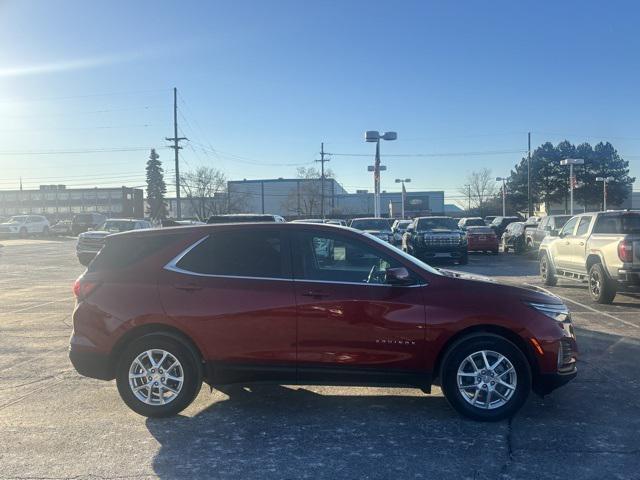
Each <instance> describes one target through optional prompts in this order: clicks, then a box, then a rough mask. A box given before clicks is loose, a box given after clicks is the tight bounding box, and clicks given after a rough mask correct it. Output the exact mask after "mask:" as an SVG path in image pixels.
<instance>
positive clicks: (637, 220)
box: [593, 213, 640, 235]
mask: <svg viewBox="0 0 640 480" xmlns="http://www.w3.org/2000/svg"><path fill="white" fill-rule="evenodd" d="M593 233H609V234H614V235H627V234H632V233H640V215H639V214H634V213H629V214H624V215H617V216H614V215H602V216H600V217H599V218H598V219H597V220H596V224H595V226H594V227H593Z"/></svg>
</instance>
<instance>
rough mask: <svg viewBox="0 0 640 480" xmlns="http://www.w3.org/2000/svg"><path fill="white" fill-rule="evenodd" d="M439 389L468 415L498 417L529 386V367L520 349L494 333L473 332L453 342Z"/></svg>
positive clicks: (516, 405) (510, 411)
mask: <svg viewBox="0 0 640 480" xmlns="http://www.w3.org/2000/svg"><path fill="white" fill-rule="evenodd" d="M441 381H442V391H443V392H444V395H445V397H446V399H447V401H448V402H449V403H450V404H451V406H452V407H453V408H454V409H455V410H456V411H458V412H459V413H461V414H462V415H465V416H467V417H469V418H472V419H474V420H479V421H498V420H502V419H505V418H509V417H511V416H513V415H514V414H515V413H516V412H517V411H518V410H519V409H520V407H522V405H523V404H524V402H525V401H526V399H527V397H528V395H529V391H530V390H531V369H530V367H529V363H528V362H527V359H526V357H525V356H524V354H523V353H522V352H521V351H520V349H519V348H518V347H517V346H516V345H514V344H513V343H512V342H510V341H509V340H507V339H505V338H503V337H500V336H498V335H493V334H486V333H482V334H475V335H472V336H469V337H466V338H464V339H462V340H460V341H458V342H457V343H456V344H454V345H453V346H452V347H451V348H450V350H449V351H448V353H447V354H446V356H445V358H444V360H443V363H442V370H441Z"/></svg>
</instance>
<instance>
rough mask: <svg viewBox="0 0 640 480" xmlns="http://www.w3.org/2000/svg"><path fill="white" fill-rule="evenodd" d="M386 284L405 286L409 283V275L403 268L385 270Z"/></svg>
mask: <svg viewBox="0 0 640 480" xmlns="http://www.w3.org/2000/svg"><path fill="white" fill-rule="evenodd" d="M385 273H386V277H387V283H389V284H391V285H407V284H409V283H411V275H410V274H409V270H407V269H406V268H405V267H396V268H387V269H386V270H385Z"/></svg>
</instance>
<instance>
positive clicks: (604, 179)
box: [596, 177, 613, 212]
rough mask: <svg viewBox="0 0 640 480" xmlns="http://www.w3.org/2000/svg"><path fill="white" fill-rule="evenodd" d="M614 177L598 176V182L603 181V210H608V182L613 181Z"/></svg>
mask: <svg viewBox="0 0 640 480" xmlns="http://www.w3.org/2000/svg"><path fill="white" fill-rule="evenodd" d="M612 180H613V177H596V182H602V211H603V212H606V211H607V183H609V182H611V181H612Z"/></svg>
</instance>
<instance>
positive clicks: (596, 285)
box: [589, 268, 602, 298]
mask: <svg viewBox="0 0 640 480" xmlns="http://www.w3.org/2000/svg"><path fill="white" fill-rule="evenodd" d="M601 284H602V279H601V278H600V272H598V271H597V270H596V269H595V268H594V269H592V271H591V274H590V275H589V288H590V289H591V295H593V296H594V297H596V298H597V297H599V296H600V290H601V288H602V285H601Z"/></svg>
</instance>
